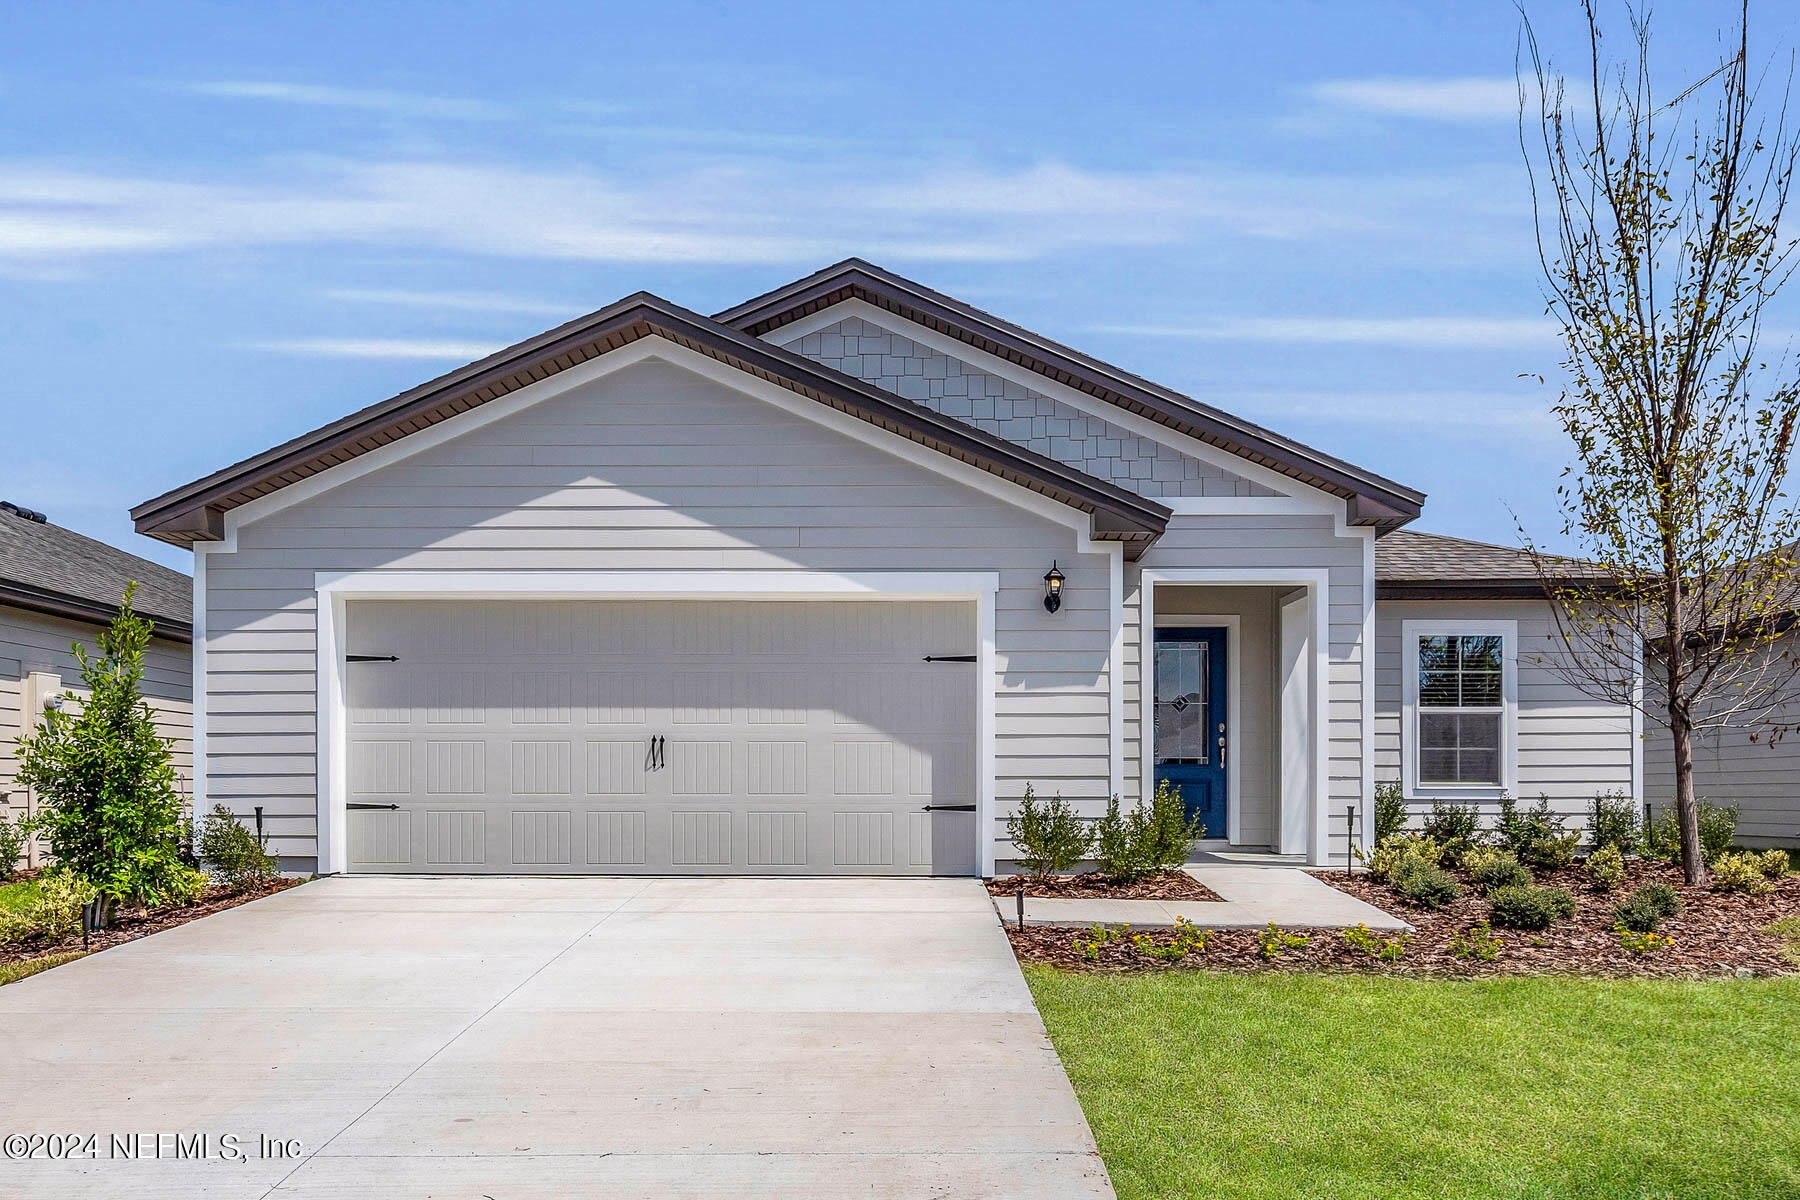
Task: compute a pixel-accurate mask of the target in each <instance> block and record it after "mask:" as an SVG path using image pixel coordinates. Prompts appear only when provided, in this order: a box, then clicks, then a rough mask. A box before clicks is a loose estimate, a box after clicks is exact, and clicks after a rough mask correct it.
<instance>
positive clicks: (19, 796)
mask: <svg viewBox="0 0 1800 1200" xmlns="http://www.w3.org/2000/svg"><path fill="white" fill-rule="evenodd" d="M99 633H100V628H99V626H96V625H88V624H84V623H82V622H79V621H70V620H67V619H65V618H63V617H53V616H48V615H45V614H41V613H34V612H28V611H26V610H24V609H17V608H7V607H0V812H5V813H6V815H8V816H9V817H17V816H19V815H21V814H22V813H24V811H25V809H26V802H27V797H26V795H25V792H24V789H22V788H19V787H17V786H16V785H15V783H14V779H15V773H16V771H17V769H18V741H19V738H20V737H21V736H23V735H25V734H28V733H30V732H31V728H32V727H33V726H35V724H36V721H37V717H38V711H39V710H40V709H41V705H42V700H43V699H44V697H37V698H36V702H35V703H34V702H33V701H32V698H31V697H29V696H28V694H27V693H28V691H29V690H30V689H29V688H28V686H27V682H26V680H27V678H28V677H29V676H30V675H31V674H32V673H33V672H46V673H49V674H52V675H55V676H56V677H57V679H58V680H59V683H60V687H59V688H58V689H57V691H56V693H55V694H60V693H61V691H63V690H67V691H73V692H75V693H76V695H77V696H80V695H83V694H84V693H83V691H82V689H81V665H80V663H79V662H78V661H77V660H76V658H75V656H74V654H72V653H71V652H70V646H71V644H73V643H75V642H80V643H81V644H82V645H84V646H86V647H87V648H88V650H89V651H90V652H92V651H95V650H97V649H98V645H97V642H98V637H99ZM192 661H193V659H192V650H191V648H190V647H188V646H186V645H183V644H181V643H179V642H168V641H163V640H161V639H159V638H152V639H151V642H150V645H149V647H148V648H147V649H146V650H145V652H144V681H143V692H144V697H145V699H146V700H148V701H149V703H150V706H151V708H152V709H153V710H154V711H155V713H156V718H157V731H158V732H159V733H161V734H162V736H164V737H166V738H169V739H170V740H172V741H173V742H174V743H175V754H174V758H175V771H176V774H177V775H178V776H179V777H180V785H181V790H182V794H183V796H184V797H185V796H188V795H191V794H192V793H191V786H190V785H191V784H192V781H193V741H192V738H193V705H192V698H193V691H192V688H191V687H190V678H189V677H190V664H191V663H192Z"/></svg>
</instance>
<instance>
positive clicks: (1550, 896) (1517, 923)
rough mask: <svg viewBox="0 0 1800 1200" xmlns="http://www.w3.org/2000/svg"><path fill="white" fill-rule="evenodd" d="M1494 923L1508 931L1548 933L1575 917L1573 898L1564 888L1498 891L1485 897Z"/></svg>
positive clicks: (1512, 888) (1502, 889)
mask: <svg viewBox="0 0 1800 1200" xmlns="http://www.w3.org/2000/svg"><path fill="white" fill-rule="evenodd" d="M1488 903H1489V904H1491V905H1492V906H1493V910H1494V915H1493V922H1494V924H1496V925H1504V926H1506V927H1507V928H1509V929H1548V928H1550V926H1552V925H1554V924H1556V922H1558V921H1562V920H1567V919H1568V918H1569V917H1572V916H1574V915H1575V897H1573V896H1571V895H1569V893H1568V892H1567V891H1566V890H1564V889H1563V888H1543V887H1529V886H1527V887H1519V886H1511V887H1501V888H1495V889H1494V890H1493V892H1491V893H1490V894H1489V895H1488Z"/></svg>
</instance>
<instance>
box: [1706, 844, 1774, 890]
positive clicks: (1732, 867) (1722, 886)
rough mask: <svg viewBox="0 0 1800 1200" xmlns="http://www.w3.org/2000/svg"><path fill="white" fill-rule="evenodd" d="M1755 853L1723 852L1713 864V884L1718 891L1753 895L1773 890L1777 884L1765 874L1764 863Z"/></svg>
mask: <svg viewBox="0 0 1800 1200" xmlns="http://www.w3.org/2000/svg"><path fill="white" fill-rule="evenodd" d="M1758 857H1759V856H1758V855H1755V854H1747V853H1740V854H1721V855H1719V860H1718V861H1717V862H1715V863H1713V865H1712V885H1713V890H1714V891H1716V892H1746V893H1748V894H1750V895H1752V896H1755V895H1760V894H1761V893H1763V892H1772V891H1774V890H1775V885H1774V884H1772V883H1770V882H1769V881H1768V880H1767V879H1766V878H1764V876H1763V871H1762V864H1761V863H1760V862H1758V861H1757V860H1758Z"/></svg>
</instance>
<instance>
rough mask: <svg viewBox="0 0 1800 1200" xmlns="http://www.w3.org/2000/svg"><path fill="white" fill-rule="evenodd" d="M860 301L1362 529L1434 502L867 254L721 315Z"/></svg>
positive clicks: (771, 318)
mask: <svg viewBox="0 0 1800 1200" xmlns="http://www.w3.org/2000/svg"><path fill="white" fill-rule="evenodd" d="M851 298H855V299H859V300H863V301H865V302H867V303H869V304H873V305H875V306H876V307H878V308H883V309H886V310H887V311H889V312H892V313H894V314H895V315H897V316H900V317H904V318H905V319H906V320H908V321H912V322H914V323H916V324H919V325H923V326H925V327H926V328H928V329H933V330H936V331H938V332H939V333H943V334H947V335H949V336H951V337H954V338H956V339H957V340H959V341H961V342H964V343H966V344H968V345H970V346H973V347H975V348H976V349H978V350H984V351H986V352H987V353H989V354H992V355H995V356H996V357H999V358H1003V359H1006V360H1007V361H1009V362H1013V363H1016V364H1018V365H1019V366H1022V367H1025V368H1027V369H1028V370H1031V371H1035V372H1036V373H1038V374H1040V375H1043V376H1044V377H1046V378H1048V379H1053V380H1055V381H1056V382H1058V383H1061V384H1063V385H1065V386H1067V387H1072V388H1075V389H1076V390H1078V391H1082V392H1086V393H1087V394H1089V395H1091V396H1096V397H1098V398H1100V399H1102V400H1106V401H1108V402H1110V403H1112V404H1116V405H1118V406H1119V407H1121V408H1124V409H1126V410H1128V411H1130V412H1134V413H1137V414H1139V415H1140V416H1144V417H1148V418H1149V419H1150V420H1153V421H1156V422H1157V423H1159V424H1161V425H1165V426H1167V427H1169V428H1170V429H1174V430H1177V431H1179V432H1181V433H1185V434H1187V435H1189V436H1190V437H1195V438H1198V439H1199V440H1201V441H1203V442H1207V443H1209V444H1211V445H1214V446H1218V447H1219V448H1221V449H1223V450H1228V451H1230V452H1231V453H1233V454H1236V455H1238V456H1239V457H1242V458H1244V459H1247V460H1249V461H1250V462H1254V463H1258V464H1260V465H1262V466H1265V467H1268V468H1270V469H1271V470H1274V471H1278V472H1280V473H1281V474H1283V475H1286V476H1288V477H1289V478H1292V479H1297V480H1299V481H1301V482H1302V483H1306V484H1310V485H1311V486H1313V487H1316V488H1319V489H1321V490H1322V491H1325V492H1328V493H1330V494H1331V495H1334V496H1340V497H1342V498H1344V499H1346V500H1348V501H1349V502H1350V504H1349V509H1350V512H1349V518H1350V523H1351V524H1353V525H1367V526H1373V527H1375V528H1376V529H1377V530H1380V531H1384V532H1385V531H1386V530H1389V529H1397V528H1399V527H1400V526H1401V525H1404V524H1406V523H1407V522H1408V521H1411V520H1413V519H1414V518H1416V517H1417V516H1418V515H1419V511H1420V509H1421V507H1422V506H1423V505H1424V503H1425V494H1424V493H1423V492H1420V491H1417V490H1415V489H1413V488H1409V487H1406V486H1405V485H1403V484H1399V483H1396V482H1394V481H1393V480H1391V479H1385V478H1383V477H1382V476H1380V475H1376V474H1374V473H1373V472H1371V471H1365V470H1363V469H1362V468H1361V467H1358V466H1354V465H1353V464H1351V463H1348V462H1345V461H1344V460H1343V459H1340V458H1334V457H1333V456H1331V455H1329V454H1326V453H1324V452H1323V451H1320V450H1315V449H1313V448H1312V447H1310V446H1306V445H1303V444H1302V443H1300V442H1296V441H1294V440H1293V439H1291V438H1285V437H1282V436H1281V435H1280V434H1277V433H1274V432H1273V431H1271V430H1268V429H1264V428H1262V427H1261V426H1259V425H1255V424H1252V423H1251V422H1249V421H1245V420H1242V419H1240V418H1238V417H1234V416H1232V415H1231V414H1230V413H1227V412H1224V411H1223V410H1221V409H1217V408H1214V407H1213V406H1211V405H1209V404H1204V403H1202V402H1200V401H1198V400H1195V399H1193V398H1192V397H1190V396H1184V395H1182V394H1181V393H1179V392H1174V391H1170V390H1169V389H1168V388H1165V387H1162V386H1160V385H1158V384H1155V383H1151V382H1150V381H1149V380H1147V379H1143V378H1141V377H1139V376H1137V375H1133V374H1131V373H1130V372H1128V371H1124V370H1121V369H1120V368H1118V367H1115V366H1113V365H1111V364H1110V363H1105V362H1101V361H1100V360H1099V359H1096V358H1092V357H1089V356H1088V355H1086V354H1083V353H1081V352H1080V351H1078V350H1073V349H1070V348H1069V347H1068V346H1064V345H1061V344H1059V343H1057V342H1053V341H1051V340H1050V339H1049V338H1046V337H1043V336H1042V335H1040V334H1036V333H1033V332H1031V331H1030V330H1029V329H1024V328H1022V327H1020V326H1018V325H1014V324H1012V323H1011V322H1008V321H1003V320H1001V319H1000V318H998V317H996V316H993V315H992V314H991V313H986V312H983V311H982V310H980V309H978V308H974V307H972V306H970V305H967V304H964V303H963V302H962V301H960V300H956V299H953V298H951V297H949V296H946V295H944V294H943V293H941V292H935V291H932V290H931V289H930V288H927V287H925V286H924V285H922V284H918V283H915V282H913V281H912V280H910V279H906V278H903V277H901V276H899V275H896V274H894V273H893V272H891V271H887V270H884V269H882V268H881V267H878V266H875V265H874V264H873V263H869V262H865V261H864V260H862V259H860V258H848V259H845V260H844V261H843V262H841V263H838V264H836V265H835V266H830V267H826V268H825V269H824V270H822V271H819V272H816V273H814V274H812V275H808V276H807V277H806V278H804V279H800V280H796V281H795V282H793V283H790V284H787V285H786V286H784V287H780V288H777V289H775V290H774V291H772V292H768V293H765V294H764V295H761V296H758V297H756V298H755V299H753V300H746V301H745V302H744V303H742V304H739V305H736V306H734V307H732V308H728V309H726V310H725V311H724V312H721V313H717V314H715V315H714V319H715V320H718V321H720V322H723V323H724V324H726V325H730V326H732V327H733V328H735V329H741V330H743V331H744V332H746V333H751V334H755V335H756V336H759V337H760V336H762V335H763V334H765V333H768V332H769V331H770V330H773V329H777V328H779V327H780V326H782V325H785V324H788V323H789V322H792V321H795V320H798V319H799V318H801V317H804V316H808V315H810V314H812V313H814V312H818V311H819V310H821V309H825V308H829V307H831V306H832V305H834V304H837V303H840V302H841V301H844V300H847V299H851Z"/></svg>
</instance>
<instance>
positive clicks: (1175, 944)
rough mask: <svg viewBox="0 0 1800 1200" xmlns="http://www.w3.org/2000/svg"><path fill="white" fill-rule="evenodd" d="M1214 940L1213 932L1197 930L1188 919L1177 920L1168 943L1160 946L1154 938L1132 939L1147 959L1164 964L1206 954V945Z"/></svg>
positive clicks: (1144, 935) (1146, 936)
mask: <svg viewBox="0 0 1800 1200" xmlns="http://www.w3.org/2000/svg"><path fill="white" fill-rule="evenodd" d="M1211 940H1212V931H1211V930H1209V929H1196V928H1195V927H1194V924H1193V922H1191V921H1189V920H1188V919H1187V918H1186V917H1176V918H1175V929H1174V931H1173V932H1172V933H1171V934H1170V939H1169V941H1168V942H1166V943H1164V944H1161V945H1158V944H1157V941H1156V939H1155V938H1154V937H1152V936H1151V935H1150V934H1147V933H1140V934H1138V935H1137V936H1135V937H1133V938H1132V939H1131V942H1132V945H1134V946H1136V947H1137V949H1138V953H1139V954H1142V955H1143V956H1144V957H1146V958H1154V959H1158V960H1160V961H1162V962H1179V961H1180V960H1182V959H1184V958H1186V957H1187V956H1188V955H1189V954H1204V953H1205V952H1206V944H1207V943H1208V942H1209V941H1211Z"/></svg>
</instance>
